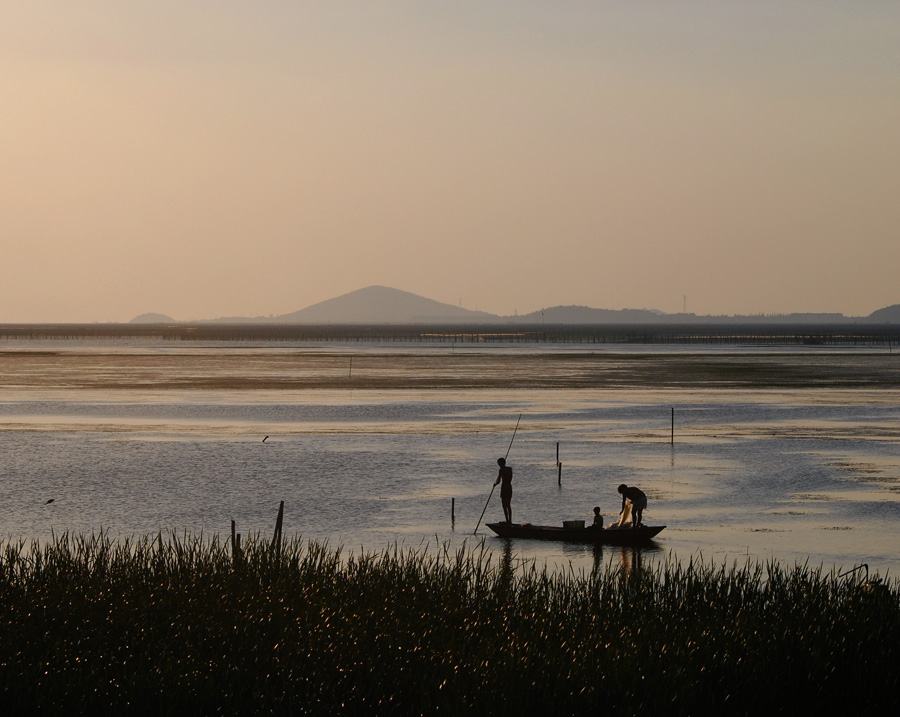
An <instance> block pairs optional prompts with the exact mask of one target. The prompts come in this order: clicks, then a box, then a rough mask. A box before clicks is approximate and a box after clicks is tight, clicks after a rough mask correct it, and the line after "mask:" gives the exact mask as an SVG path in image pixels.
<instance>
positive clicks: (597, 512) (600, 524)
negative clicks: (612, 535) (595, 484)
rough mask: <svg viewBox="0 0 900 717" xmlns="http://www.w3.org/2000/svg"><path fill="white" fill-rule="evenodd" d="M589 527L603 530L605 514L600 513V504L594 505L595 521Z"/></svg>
mask: <svg viewBox="0 0 900 717" xmlns="http://www.w3.org/2000/svg"><path fill="white" fill-rule="evenodd" d="M588 528H592V529H593V530H601V529H602V528H603V516H602V515H600V506H599V505H596V506H594V522H593V524H591V525H589V526H588Z"/></svg>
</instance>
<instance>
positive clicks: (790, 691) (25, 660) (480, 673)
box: [0, 533, 900, 715]
mask: <svg viewBox="0 0 900 717" xmlns="http://www.w3.org/2000/svg"><path fill="white" fill-rule="evenodd" d="M0 548H2V549H0V708H2V710H3V712H4V713H5V714H14V713H34V712H40V711H45V712H52V713H62V712H66V713H88V712H91V713H96V712H102V713H109V712H127V713H140V714H142V713H171V712H175V711H178V712H182V711H189V712H194V713H200V714H208V713H215V712H223V713H237V712H251V713H284V714H355V713H373V712H374V713H378V714H402V715H408V714H431V713H434V712H438V713H447V714H474V713H486V714H514V713H517V714H536V713H540V712H547V713H551V714H574V713H576V712H579V711H582V710H590V711H591V712H592V713H597V712H598V711H600V710H603V711H610V712H613V713H617V714H634V713H638V712H644V711H646V710H648V709H653V710H660V711H663V712H664V713H665V714H704V713H718V714H759V713H760V711H762V710H766V711H769V712H775V713H779V712H785V711H789V710H794V709H796V708H798V707H802V708H803V710H804V712H807V711H809V710H812V709H822V708H825V709H828V710H829V712H830V713H831V712H833V711H834V710H835V709H836V708H838V707H843V706H845V705H846V706H851V707H852V708H853V709H859V708H860V707H872V706H878V707H889V706H896V705H897V704H898V703H900V694H898V690H900V684H898V680H900V677H898V676H900V669H898V665H900V595H898V588H897V586H896V585H895V584H893V583H891V584H887V585H874V586H873V585H870V584H867V583H864V582H863V581H862V580H861V579H860V578H857V577H855V576H851V578H849V579H848V578H843V579H842V578H838V577H837V576H835V575H833V574H823V573H822V572H821V571H820V570H815V569H810V568H808V567H806V566H795V567H791V568H788V567H783V566H782V565H780V564H778V563H768V564H764V565H759V564H747V565H745V566H733V567H724V566H714V565H711V564H708V563H704V562H702V561H700V562H694V561H691V562H688V563H687V564H682V563H678V562H675V561H670V562H665V563H661V564H659V565H657V566H656V567H654V568H653V569H649V570H647V569H645V570H643V571H634V572H626V571H625V570H623V569H621V568H615V567H612V566H607V567H605V568H601V569H598V570H596V571H594V572H593V573H592V574H590V575H582V574H575V573H568V574H557V573H552V574H551V573H548V572H547V571H546V570H544V569H538V568H536V567H535V565H534V564H533V563H528V562H517V561H513V560H511V559H510V558H509V555H508V554H507V555H506V556H505V557H504V556H501V557H497V556H494V555H493V554H492V553H490V552H489V551H488V550H486V548H485V546H484V544H477V543H476V544H474V545H471V546H468V547H464V548H461V549H458V550H456V551H451V550H450V549H449V548H447V547H446V546H445V547H444V548H443V550H437V551H435V550H424V549H423V550H410V549H400V548H397V547H395V548H392V549H388V550H385V551H383V552H381V553H378V554H372V553H362V554H359V555H353V554H345V553H344V552H343V551H342V550H341V549H332V548H330V547H328V546H327V545H323V544H318V543H303V542H302V541H300V540H299V539H295V540H293V541H289V542H287V543H285V544H284V545H282V546H281V548H280V550H279V549H276V548H273V547H272V545H271V543H270V542H269V541H267V540H261V539H251V540H250V541H248V543H247V544H246V545H245V546H244V547H243V549H242V550H241V551H240V552H239V553H238V554H237V555H232V551H231V548H230V546H229V545H228V544H227V543H222V542H219V541H218V540H217V539H215V538H213V539H205V538H202V537H195V536H189V535H185V536H182V537H180V538H178V537H171V538H169V539H168V540H163V538H162V537H161V536H157V537H156V538H152V539H150V538H144V539H137V540H124V541H113V540H111V539H110V538H109V537H108V536H106V535H105V534H102V533H101V534H100V535H94V536H91V537H84V536H80V537H75V536H69V535H64V536H61V537H58V538H56V539H55V540H54V541H53V542H52V543H50V544H46V545H42V546H39V545H34V544H27V545H26V544H25V543H23V542H8V543H5V544H3V545H2V546H0Z"/></svg>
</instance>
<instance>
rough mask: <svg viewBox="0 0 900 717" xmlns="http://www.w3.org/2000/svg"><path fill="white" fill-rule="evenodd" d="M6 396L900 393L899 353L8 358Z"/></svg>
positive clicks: (215, 352)
mask: <svg viewBox="0 0 900 717" xmlns="http://www.w3.org/2000/svg"><path fill="white" fill-rule="evenodd" d="M0 387H2V388H7V389H33V388H40V389H67V388H72V389H103V388H107V389H117V390H127V389H141V390H146V389H153V390H165V389H178V390H185V389H191V390H229V389H233V390H278V389H293V390H298V389H329V390H336V389H369V390H404V389H429V390H441V389H447V390H460V389H554V388H560V389H579V388H585V389H591V388H597V389H601V388H646V389H653V388H707V389H709V388H729V389H741V388H747V389H762V388H792V389H803V388H822V387H829V388H848V389H849V388H868V389H873V388H886V389H896V388H900V353H898V354H894V353H890V352H886V351H871V350H861V351H852V350H848V351H835V352H828V351H822V352H817V351H814V350H811V351H800V352H782V353H779V352H765V351H759V352H741V353H726V352H723V353H713V352H700V353H690V352H673V353H663V352H660V351H653V352H633V353H619V352H603V351H598V352H579V351H559V352H553V351H546V350H544V351H528V350H523V351H503V350H498V351H496V352H491V351H479V352H471V353H465V352H452V353H451V352H445V351H439V350H428V349H423V350H421V351H418V350H409V349H406V350H403V351H392V350H379V349H373V348H366V349H365V350H362V351H361V352H359V353H358V354H357V353H352V352H347V351H342V352H333V353H331V352H327V351H326V352H323V351H322V350H321V349H318V350H305V349H297V350H291V349H284V348H279V349H267V348H259V349H246V348H240V349H237V348H230V347H226V348H221V347H219V348H197V349H183V350H182V349H179V350H171V351H159V350H142V349H129V350H122V349H110V350H108V351H107V350H103V349H102V348H101V349H92V350H77V349H62V350H58V351H57V350H47V351H39V350H38V351H36V350H16V349H8V350H0Z"/></svg>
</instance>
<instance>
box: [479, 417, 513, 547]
mask: <svg viewBox="0 0 900 717" xmlns="http://www.w3.org/2000/svg"><path fill="white" fill-rule="evenodd" d="M521 420H522V414H521V413H520V414H519V421H521ZM519 421H516V428H515V430H514V431H513V434H512V438H510V439H509V448H507V449H506V455H505V456H504V458H503V460H504V461H505V460H506V459H507V458H509V452H510V450H512V444H513V441H514V440H516V432H517V431H518V430H519ZM496 487H497V484H496V483H494V485H492V486H491V493H490V495H489V496H488V499H487V502H486V503H485V504H484V510H482V511H481V518H484V514H485V513H486V512H487V507H488V503H490V502H491V496H492V495H494V488H496ZM481 518H479V519H478V522H477V523H476V524H475V530H473V531H472V535H475V533H477V532H478V526H479V525H481Z"/></svg>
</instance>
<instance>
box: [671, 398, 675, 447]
mask: <svg viewBox="0 0 900 717" xmlns="http://www.w3.org/2000/svg"><path fill="white" fill-rule="evenodd" d="M671 443H672V445H673V446H674V445H675V407H674V406H673V407H672V438H671Z"/></svg>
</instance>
